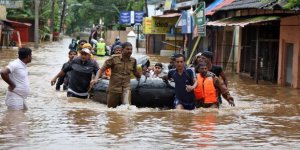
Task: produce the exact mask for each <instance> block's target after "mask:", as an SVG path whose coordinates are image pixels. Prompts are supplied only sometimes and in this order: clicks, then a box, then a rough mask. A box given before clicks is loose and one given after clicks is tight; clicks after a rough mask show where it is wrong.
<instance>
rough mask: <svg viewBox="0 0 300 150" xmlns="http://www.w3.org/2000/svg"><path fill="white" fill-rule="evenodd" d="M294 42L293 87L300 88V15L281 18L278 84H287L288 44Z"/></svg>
mask: <svg viewBox="0 0 300 150" xmlns="http://www.w3.org/2000/svg"><path fill="white" fill-rule="evenodd" d="M287 43H292V44H293V47H294V49H293V68H292V70H293V71H292V85H291V86H292V87H293V88H300V65H299V64H300V15H298V16H292V17H286V18H282V19H281V23H280V45H279V63H278V84H279V85H281V86H284V85H285V78H286V77H285V76H286V73H285V72H286V71H285V70H286V67H285V66H286V44H287Z"/></svg>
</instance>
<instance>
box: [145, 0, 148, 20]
mask: <svg viewBox="0 0 300 150" xmlns="http://www.w3.org/2000/svg"><path fill="white" fill-rule="evenodd" d="M145 10H146V12H145V17H148V0H145Z"/></svg>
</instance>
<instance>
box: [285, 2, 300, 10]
mask: <svg viewBox="0 0 300 150" xmlns="http://www.w3.org/2000/svg"><path fill="white" fill-rule="evenodd" d="M284 8H286V9H294V8H300V0H288V2H287V4H286V5H284Z"/></svg>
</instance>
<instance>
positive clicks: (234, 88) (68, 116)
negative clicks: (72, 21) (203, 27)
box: [0, 39, 300, 150]
mask: <svg viewBox="0 0 300 150" xmlns="http://www.w3.org/2000/svg"><path fill="white" fill-rule="evenodd" d="M70 41H71V39H64V40H62V41H59V42H53V43H49V44H44V45H43V46H41V47H40V48H39V49H37V50H33V61H32V63H31V64H29V80H30V87H31V93H30V96H29V98H28V99H27V103H28V106H29V110H28V111H26V112H22V111H7V109H6V106H5V102H4V97H5V92H6V89H7V85H6V84H5V83H4V81H3V80H2V79H0V149H89V150H90V149H171V148H174V149H243V148H247V149H299V148H300V146H299V142H300V132H299V128H300V126H299V124H300V90H299V89H291V88H287V87H278V86H276V85H274V84H269V83H266V82H261V81H260V84H259V85H256V84H255V82H254V81H253V80H249V79H245V78H241V77H239V76H238V75H236V74H227V75H228V78H229V87H230V90H231V94H232V95H233V96H234V98H235V101H236V107H230V106H229V105H228V104H227V102H224V101H223V104H222V106H221V108H220V109H219V110H216V109H210V110H208V109H198V110H194V111H177V110H160V109H153V108H136V107H135V106H124V105H123V106H120V107H118V108H116V109H109V108H107V107H106V106H105V105H103V104H100V103H97V102H94V101H91V100H81V99H75V98H67V97H66V93H65V92H63V91H60V92H56V91H55V87H54V86H50V80H51V79H52V78H53V76H54V75H55V74H57V73H58V71H59V70H60V68H61V66H62V64H63V63H64V62H66V61H67V59H68V58H67V53H68V50H67V47H68V44H69V42H70ZM16 57H17V50H0V67H1V68H3V67H4V66H6V65H7V64H8V62H9V61H11V60H13V59H15V58H16ZM150 58H151V60H154V61H163V62H167V61H168V59H167V58H166V57H157V56H150ZM99 61H102V60H99ZM151 64H153V63H151Z"/></svg>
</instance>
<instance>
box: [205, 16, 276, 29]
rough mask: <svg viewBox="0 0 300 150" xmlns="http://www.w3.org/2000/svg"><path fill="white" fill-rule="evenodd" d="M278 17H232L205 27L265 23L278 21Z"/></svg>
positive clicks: (208, 23)
mask: <svg viewBox="0 0 300 150" xmlns="http://www.w3.org/2000/svg"><path fill="white" fill-rule="evenodd" d="M279 19H280V17H279V16H253V17H233V18H226V19H221V20H216V21H210V22H207V24H206V25H207V26H241V27H244V26H246V25H249V24H254V23H261V22H267V21H274V20H279Z"/></svg>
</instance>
